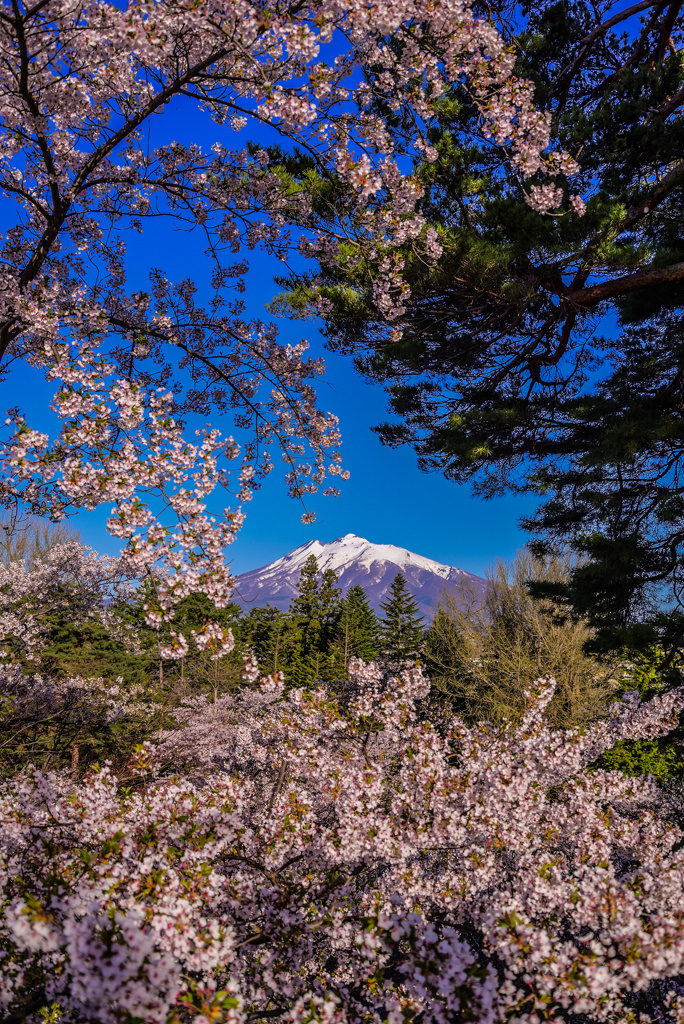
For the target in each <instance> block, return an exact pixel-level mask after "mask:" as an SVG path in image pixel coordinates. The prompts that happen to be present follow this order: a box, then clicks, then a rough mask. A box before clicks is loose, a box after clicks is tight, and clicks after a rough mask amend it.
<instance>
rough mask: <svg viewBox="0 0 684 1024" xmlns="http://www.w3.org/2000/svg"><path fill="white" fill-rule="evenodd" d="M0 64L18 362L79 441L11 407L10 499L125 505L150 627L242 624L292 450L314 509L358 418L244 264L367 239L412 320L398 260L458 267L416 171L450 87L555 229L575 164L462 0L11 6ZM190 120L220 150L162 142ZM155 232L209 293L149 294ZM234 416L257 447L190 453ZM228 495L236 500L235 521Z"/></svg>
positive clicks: (0, 326) (125, 537) (5, 259)
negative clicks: (259, 302) (255, 314)
mask: <svg viewBox="0 0 684 1024" xmlns="http://www.w3.org/2000/svg"><path fill="white" fill-rule="evenodd" d="M0 52H1V53H2V58H3V59H2V61H1V62H0V69H1V70H0V124H1V125H2V150H1V152H0V189H1V190H2V192H3V194H4V196H5V198H6V201H7V203H11V202H14V203H16V219H15V221H14V223H13V224H12V225H11V227H10V228H9V229H8V230H7V231H6V232H5V235H4V242H3V248H2V255H1V258H0V259H1V262H0V359H2V361H3V365H4V366H5V368H6V369H7V370H11V367H12V364H13V363H14V362H16V361H17V360H23V361H25V362H26V363H28V364H30V366H31V367H32V368H33V369H34V370H35V372H37V373H42V374H44V375H45V376H46V378H47V380H48V381H49V382H53V384H54V387H55V396H54V402H53V410H54V413H55V414H56V416H57V418H58V420H59V421H60V424H61V425H60V427H59V429H58V430H57V432H56V433H55V434H54V436H50V435H49V434H47V433H46V432H45V431H43V430H37V429H35V427H33V426H32V425H31V424H30V423H29V422H28V421H27V420H26V418H25V416H24V414H23V413H22V411H21V410H20V409H19V408H14V409H12V410H10V412H9V416H8V421H7V423H6V427H7V430H6V433H5V436H4V439H3V441H2V460H3V462H2V464H3V477H2V482H1V495H0V497H2V499H3V500H4V501H5V502H13V501H18V502H26V503H28V504H29V505H30V507H31V509H32V510H33V511H34V512H37V513H40V514H47V515H50V516H52V517H53V518H56V519H59V518H61V517H63V516H65V515H67V514H68V513H69V512H70V511H74V510H78V509H80V508H86V509H92V508H95V507H96V506H99V505H101V504H103V503H105V504H110V505H112V506H113V511H112V514H111V517H110V519H109V529H110V530H111V532H112V533H113V534H114V535H115V536H117V537H119V538H121V540H122V541H123V542H124V544H125V548H126V553H127V557H128V558H129V560H130V563H131V564H132V565H133V566H135V568H136V569H137V570H138V571H139V572H141V573H145V572H147V571H148V570H150V568H151V567H152V566H154V565H156V564H160V563H162V564H164V565H165V566H166V569H167V572H166V574H165V576H164V577H163V581H164V582H163V583H162V584H161V585H160V587H159V593H158V595H157V597H156V599H155V602H154V607H151V608H150V617H151V619H150V621H154V620H155V619H156V620H159V617H169V616H170V614H171V612H170V609H171V608H172V606H173V604H174V602H175V601H177V600H178V599H180V598H182V597H183V596H185V595H186V594H187V593H189V592H191V591H194V592H198V593H204V594H206V595H207V596H208V597H210V598H211V599H212V600H213V601H214V602H215V603H217V604H219V605H220V604H222V603H225V602H226V601H227V600H228V597H229V593H230V587H231V581H230V574H229V571H228V569H227V567H226V565H225V562H224V558H223V551H224V548H225V546H226V545H227V544H229V543H230V542H231V541H232V540H233V539H234V536H235V534H236V532H237V531H238V530H239V528H240V525H241V523H242V520H243V512H242V509H241V504H242V503H244V501H246V500H247V499H249V497H250V496H251V494H252V492H253V490H254V488H255V487H256V486H257V485H258V482H259V480H260V479H261V477H263V475H264V474H266V473H268V472H269V471H270V469H271V468H272V465H273V459H272V457H271V455H270V448H271V447H272V446H273V444H275V445H276V446H277V447H278V448H279V450H280V454H281V457H282V459H283V461H284V463H285V467H286V475H287V481H288V486H289V488H290V491H291V493H292V494H293V495H294V496H295V497H298V498H304V497H305V496H306V495H308V494H310V493H312V492H314V491H315V490H316V489H318V488H319V487H320V486H321V485H322V483H323V481H324V478H325V477H326V473H327V472H329V473H332V474H333V475H338V476H339V475H342V476H344V475H345V474H344V472H343V471H342V469H341V467H340V456H339V450H338V442H339V436H338V432H337V421H336V419H335V417H334V416H333V415H332V414H329V413H325V412H322V411H321V410H320V409H319V408H318V407H317V405H316V399H315V393H314V390H313V387H312V381H313V380H314V379H315V378H316V377H317V376H318V375H319V374H320V373H321V372H322V369H323V368H322V365H321V363H320V361H318V360H310V359H307V358H306V355H305V352H306V343H304V342H303V343H302V344H300V345H296V346H288V345H283V344H281V343H280V342H279V341H278V337H277V333H276V331H275V328H274V327H273V326H272V325H270V324H267V323H265V322H262V321H261V320H259V319H251V320H250V319H249V318H247V316H246V314H245V307H244V303H243V300H242V298H241V290H242V289H243V288H244V280H243V279H244V275H245V273H246V270H247V260H246V259H245V253H246V252H248V250H249V249H250V248H253V247H255V246H257V245H260V246H263V247H265V249H266V250H267V251H268V252H269V253H271V254H274V255H276V256H278V257H284V256H285V255H287V254H288V253H290V252H301V253H303V254H305V255H310V256H315V257H316V258H318V259H319V260H323V261H325V259H326V258H333V257H334V255H335V254H337V253H339V251H340V246H341V245H342V244H343V243H344V237H345V232H353V233H354V235H355V237H356V238H357V239H360V240H362V241H363V244H364V246H365V250H366V251H367V253H368V255H369V258H370V259H371V260H372V261H373V264H374V265H375V266H377V287H376V291H377V303H378V307H379V308H380V309H381V310H383V311H384V313H385V314H386V315H387V316H388V317H392V316H394V315H396V312H397V309H398V308H400V306H401V301H402V294H403V289H404V285H403V284H402V281H401V261H400V260H399V259H398V257H397V256H396V249H397V246H399V245H401V244H402V243H403V242H404V241H405V240H406V239H407V238H413V239H415V240H416V244H418V245H419V246H423V248H424V250H425V255H426V259H429V258H431V256H432V257H433V256H434V255H435V253H436V251H437V249H438V245H437V242H436V239H435V238H433V237H431V236H430V233H429V232H426V230H425V224H424V222H423V220H422V218H421V217H420V216H419V215H418V214H417V212H416V203H417V201H418V199H419V197H420V189H419V188H418V186H417V183H416V181H415V179H414V178H413V177H412V176H411V175H407V174H405V173H404V172H403V171H402V169H401V167H402V158H403V157H405V156H412V155H415V154H416V153H424V154H426V155H427V156H428V158H429V157H430V153H429V147H428V146H427V143H426V141H425V140H426V130H427V126H428V125H429V123H430V121H431V118H432V116H433V110H434V107H435V103H436V102H438V100H439V97H440V95H441V94H442V93H443V91H444V90H445V89H446V88H448V87H450V86H452V85H453V84H454V83H459V84H460V85H461V87H462V88H464V89H466V90H467V91H468V92H469V94H470V95H471V96H472V97H473V98H474V99H475V102H476V103H477V104H478V106H479V109H480V110H481V127H482V131H483V133H484V134H485V135H486V136H488V137H490V138H491V140H492V145H497V146H500V147H501V148H502V154H503V156H504V158H505V160H506V161H507V162H508V164H507V165H508V167H509V168H510V170H511V172H512V173H514V174H517V175H519V176H520V177H521V178H523V179H527V178H530V177H531V176H532V175H536V176H537V177H536V178H535V184H534V189H533V190H530V202H531V203H532V204H533V205H535V206H536V207H537V208H539V209H542V208H544V209H546V208H547V207H549V205H551V206H552V205H553V203H554V202H555V196H556V193H557V189H556V186H555V185H554V183H553V182H554V180H555V178H554V179H553V180H550V181H549V182H547V183H544V181H543V180H541V183H539V176H540V175H541V179H543V176H544V174H547V173H548V174H550V175H552V176H553V175H556V174H557V173H558V172H568V171H572V170H573V169H574V166H575V165H574V163H573V161H572V159H571V158H570V156H568V154H565V153H553V152H548V151H547V150H548V140H549V127H548V123H547V120H546V118H545V117H544V116H542V115H540V114H539V113H538V112H536V111H535V110H534V107H533V105H532V90H531V87H530V85H529V83H527V82H525V81H522V80H519V79H516V78H514V77H513V76H512V74H511V67H512V62H513V57H512V54H511V53H510V52H509V50H508V49H507V48H506V47H505V46H504V44H503V43H502V40H501V38H500V37H499V35H498V34H497V31H496V29H495V28H494V27H493V25H492V24H491V23H490V22H488V21H485V20H480V19H478V18H476V17H474V15H473V13H472V11H471V9H470V6H469V5H468V3H467V2H463V0H443V2H441V3H436V2H434V0H403V2H401V3H398V4H381V5H377V4H374V3H369V2H367V0H349V2H347V3H346V4H340V3H339V2H338V0H313V2H310V3H306V4H302V3H299V2H287V0H286V2H282V3H281V2H277V3H274V4H268V5H266V6H262V5H260V4H258V3H255V2H251V0H239V2H235V0H230V2H226V0H207V2H203V3H201V4H197V3H196V2H194V0H163V2H152V0H140V2H136V3H131V4H129V5H125V6H122V5H115V4H113V3H100V2H94V0H40V2H38V3H26V2H22V0H11V2H7V3H4V4H3V6H2V7H1V8H0ZM176 102H178V103H180V102H184V103H187V104H192V105H193V106H194V109H195V110H196V111H198V113H199V112H204V113H205V114H207V115H208V116H210V117H211V118H213V120H214V122H215V123H216V140H217V141H216V142H215V144H214V145H213V146H211V148H210V149H209V150H208V151H206V152H205V151H204V150H202V148H201V147H200V146H199V145H183V144H180V143H178V142H174V141H167V142H164V143H162V144H159V145H156V146H155V145H153V144H152V143H151V142H150V138H151V133H152V132H153V131H156V128H155V125H156V124H157V122H158V119H159V117H160V116H162V117H163V116H164V112H165V111H168V109H169V107H170V105H171V104H172V103H176ZM248 121H249V122H250V123H251V124H252V126H261V128H262V129H263V131H267V132H270V133H271V136H272V137H274V138H281V139H283V140H284V142H285V143H286V144H288V145H292V144H296V146H297V147H299V148H300V150H301V151H302V152H305V153H307V154H308V155H309V156H310V157H311V159H312V160H314V162H315V165H316V168H317V173H319V174H323V175H325V174H331V175H332V174H334V175H335V176H336V179H337V180H341V181H343V182H345V183H346V185H347V186H348V189H349V209H348V222H347V223H346V226H345V228H344V230H342V231H341V233H338V234H337V235H336V236H334V237H333V236H332V235H330V234H329V233H326V232H324V231H322V230H317V221H316V215H315V210H312V208H311V199H310V196H309V194H308V192H307V190H306V188H305V187H299V188H293V187H292V186H291V183H290V182H288V181H286V180H285V179H284V178H283V177H282V176H281V175H279V174H278V173H275V172H272V171H270V170H269V166H268V156H267V154H266V152H265V151H264V149H263V148H259V146H253V147H251V148H250V147H248V148H246V149H239V148H231V147H232V145H233V138H234V134H233V133H234V132H237V131H239V130H240V129H242V128H243V127H244V126H245V124H246V123H247V122H248ZM161 123H162V125H163V124H164V123H165V122H161ZM162 134H163V132H162ZM370 197H373V199H374V202H373V204H372V208H371V206H370V205H369V202H368V200H369V198H370ZM153 218H168V219H169V220H170V221H171V222H173V223H174V224H175V225H177V226H181V227H184V228H187V229H188V230H193V231H195V232H197V233H199V234H200V235H201V237H202V238H203V240H204V243H205V251H206V255H207V258H208V260H209V261H210V265H211V266H212V268H213V269H212V271H211V280H210V281H207V282H206V283H205V284H202V283H201V282H200V283H199V284H198V283H195V282H193V281H190V280H182V281H177V282H173V281H171V280H170V279H169V278H168V276H167V274H166V273H165V271H164V269H163V267H160V266H157V265H156V264H155V262H153V261H152V260H150V264H149V285H148V286H146V290H144V291H141V290H137V289H136V288H135V287H133V286H132V285H130V284H129V282H128V278H127V262H126V242H127V239H128V238H129V237H131V236H132V234H135V233H136V232H142V231H143V230H144V227H145V225H146V223H147V222H148V221H150V220H152V219H153ZM205 293H207V294H208V296H209V297H208V298H207V300H206V301H200V297H199V296H200V295H201V294H205ZM227 413H229V414H231V415H233V416H234V418H235V421H236V426H237V428H239V429H240V430H244V431H246V438H247V439H246V441H244V443H243V444H242V446H240V445H238V443H237V442H236V441H235V440H234V439H233V437H230V436H224V435H223V434H221V433H220V432H219V431H218V430H217V429H216V427H215V426H208V427H199V428H197V429H196V431H195V434H196V436H194V437H193V435H192V430H191V428H192V427H193V417H202V418H203V419H204V420H206V419H207V418H209V417H210V418H213V419H214V420H215V419H216V417H222V416H224V414H227ZM236 461H237V465H238V467H239V468H236V470H235V471H234V472H233V473H232V475H230V472H229V471H230V470H231V464H232V463H235V462H236ZM221 486H224V487H227V488H228V489H229V491H230V492H231V493H232V498H231V499H230V504H229V505H228V507H226V508H224V510H223V512H222V513H221V514H220V515H218V516H217V517H214V516H213V515H211V514H210V512H209V509H208V502H209V501H210V497H211V495H212V493H213V492H214V491H215V489H216V488H217V487H221ZM331 491H333V492H334V491H335V488H330V487H328V488H327V492H331ZM311 516H312V513H310V512H306V513H305V517H306V518H307V519H308V520H310V519H311Z"/></svg>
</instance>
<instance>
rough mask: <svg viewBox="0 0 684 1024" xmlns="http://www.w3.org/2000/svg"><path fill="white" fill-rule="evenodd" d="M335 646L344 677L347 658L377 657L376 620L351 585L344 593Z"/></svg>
mask: <svg viewBox="0 0 684 1024" xmlns="http://www.w3.org/2000/svg"><path fill="white" fill-rule="evenodd" d="M337 647H338V651H339V657H340V661H341V663H342V665H343V667H344V672H345V674H346V672H347V670H348V668H349V660H350V658H362V659H363V661H365V662H369V661H373V659H374V658H377V656H378V654H379V646H378V619H377V616H376V614H375V612H374V611H373V609H372V608H371V606H370V605H369V603H368V597H367V596H366V591H365V590H364V589H363V587H362V586H361V585H360V584H358V583H355V584H354V586H353V587H350V588H349V590H348V591H347V593H346V595H345V598H344V600H343V601H342V604H341V607H340V617H339V621H338V623H337Z"/></svg>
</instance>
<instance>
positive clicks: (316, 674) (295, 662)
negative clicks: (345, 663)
mask: <svg viewBox="0 0 684 1024" xmlns="http://www.w3.org/2000/svg"><path fill="white" fill-rule="evenodd" d="M298 590H299V593H298V594H297V596H296V597H295V598H294V599H293V600H292V602H291V604H290V615H291V618H292V627H293V629H294V630H295V631H296V639H295V643H294V649H293V654H292V657H291V659H290V662H289V666H288V669H287V672H286V678H287V679H288V682H292V683H294V684H295V685H297V686H306V685H308V684H310V683H312V682H314V681H315V680H317V679H325V680H328V679H331V678H333V676H334V674H335V672H334V667H335V657H334V650H333V647H332V643H333V639H334V634H335V626H336V622H337V619H338V617H339V596H340V590H339V587H338V586H337V576H336V575H335V573H334V572H333V571H332V569H327V570H326V571H325V572H324V573H323V577H322V579H321V578H320V577H319V571H318V561H317V559H316V556H315V555H310V556H309V558H308V559H307V560H306V562H305V563H304V567H303V569H302V571H301V573H300V577H299V583H298Z"/></svg>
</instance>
